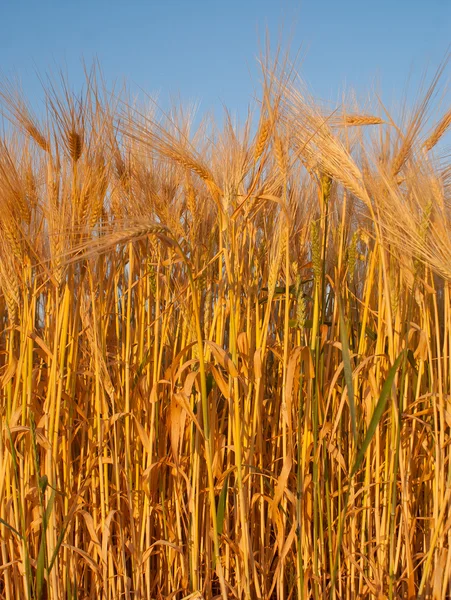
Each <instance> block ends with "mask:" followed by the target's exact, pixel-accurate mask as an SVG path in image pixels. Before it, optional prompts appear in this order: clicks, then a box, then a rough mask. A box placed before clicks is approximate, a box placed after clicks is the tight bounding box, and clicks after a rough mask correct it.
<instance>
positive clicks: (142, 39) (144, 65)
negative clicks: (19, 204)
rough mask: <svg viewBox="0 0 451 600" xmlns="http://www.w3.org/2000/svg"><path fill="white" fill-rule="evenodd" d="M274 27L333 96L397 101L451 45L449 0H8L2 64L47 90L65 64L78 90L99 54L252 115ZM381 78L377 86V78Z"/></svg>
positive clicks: (111, 69) (130, 77) (150, 80)
mask: <svg viewBox="0 0 451 600" xmlns="http://www.w3.org/2000/svg"><path fill="white" fill-rule="evenodd" d="M267 30H268V32H269V34H270V40H271V44H272V46H273V47H274V48H275V47H276V46H277V44H278V42H279V41H282V45H283V46H285V47H287V46H288V45H289V46H290V48H291V54H292V55H293V56H294V55H295V54H296V52H297V51H298V50H299V49H300V54H301V56H302V57H303V60H302V61H301V63H300V73H301V75H302V77H303V78H304V79H305V80H306V82H307V83H308V85H309V87H310V89H311V91H312V92H313V93H314V94H315V95H316V96H319V97H321V98H324V99H328V100H331V101H335V100H337V99H339V98H341V94H342V91H343V90H344V89H349V88H355V89H356V91H357V94H358V96H359V97H360V98H361V99H362V100H365V99H366V98H367V97H368V96H371V94H372V90H374V89H375V88H376V89H377V90H380V91H381V92H382V96H383V98H384V100H385V101H386V103H387V104H388V105H389V106H390V105H391V104H392V103H393V100H394V99H395V98H398V99H399V98H400V97H401V95H402V93H403V91H405V88H406V83H407V81H408V79H409V76H410V80H411V86H412V88H413V89H415V86H416V85H417V83H418V81H419V79H420V77H421V75H422V74H423V73H424V71H425V69H426V68H429V70H430V72H431V74H432V72H433V70H434V68H436V67H437V65H438V64H439V62H440V61H441V60H442V59H443V57H444V55H445V53H446V51H447V49H448V47H449V44H450V41H451V36H450V31H451V0H427V1H426V0H410V1H409V0H391V1H388V0H381V1H371V2H369V1H368V0H359V1H356V0H316V1H315V0H302V1H300V0H258V1H257V0H240V1H238V0H228V1H218V0H209V1H208V0H190V1H189V2H188V1H186V2H185V1H183V0H164V1H159V0H158V1H157V0H147V1H144V0H129V1H128V2H125V1H119V0H109V1H107V0H78V1H75V0H59V1H49V0H47V1H46V0H34V1H33V0H2V2H1V7H0V49H1V56H2V61H1V63H0V68H1V71H2V73H3V75H6V76H7V77H18V78H19V79H20V81H21V82H22V85H23V88H24V90H25V91H26V93H27V94H28V95H29V96H31V97H32V98H33V99H35V100H36V99H38V98H39V97H40V93H39V83H38V80H37V77H36V71H37V72H39V73H40V74H41V75H42V74H45V72H46V71H48V70H52V71H54V72H55V71H57V70H58V69H60V68H63V69H64V70H66V71H67V73H68V75H69V78H70V81H71V83H72V84H73V86H74V87H75V88H76V87H77V86H79V85H81V81H82V72H83V71H82V59H84V60H85V61H86V62H87V63H88V64H89V63H90V62H91V60H92V59H93V58H94V57H97V58H98V60H99V62H100V64H101V66H102V69H103V72H104V75H105V77H106V80H107V81H108V82H109V83H112V82H113V81H115V80H117V81H123V80H124V79H125V80H127V81H128V82H129V83H130V84H131V85H132V87H133V88H134V89H138V88H139V87H140V88H143V89H144V90H146V91H147V92H149V93H151V94H158V95H159V99H160V100H159V101H160V103H161V104H162V105H164V104H165V103H166V102H167V99H168V98H169V96H170V95H175V94H180V97H181V98H182V100H183V101H185V102H191V101H196V102H199V103H200V110H201V112H203V111H205V110H210V109H214V110H215V111H217V110H218V111H220V110H221V106H222V104H223V103H224V104H225V105H226V106H227V107H228V108H229V109H230V110H231V111H232V112H234V113H238V114H240V115H243V116H244V115H245V113H246V108H247V105H248V103H249V101H250V100H251V99H252V97H253V95H254V93H255V91H256V90H258V85H259V68H258V65H257V60H256V59H257V57H258V55H259V53H260V50H261V49H262V48H263V47H264V44H265V34H266V31H267ZM375 82H376V85H375Z"/></svg>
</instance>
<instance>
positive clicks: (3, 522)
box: [0, 518, 24, 540]
mask: <svg viewBox="0 0 451 600" xmlns="http://www.w3.org/2000/svg"><path fill="white" fill-rule="evenodd" d="M0 523H1V524H2V525H4V526H5V527H6V528H8V529H9V530H10V531H12V532H13V533H15V534H16V535H18V536H19V537H20V539H21V540H23V539H24V538H23V536H22V535H21V534H20V533H19V532H18V531H17V529H14V527H13V526H12V525H10V524H9V523H7V522H6V521H4V520H3V519H1V518H0Z"/></svg>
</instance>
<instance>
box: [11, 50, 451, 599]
mask: <svg viewBox="0 0 451 600" xmlns="http://www.w3.org/2000/svg"><path fill="white" fill-rule="evenodd" d="M263 65H264V66H263V68H262V86H261V94H260V97H259V98H258V99H257V100H256V101H255V105H254V107H253V111H252V113H251V114H250V116H249V118H248V120H247V121H246V122H245V123H241V124H240V125H237V124H236V123H235V122H234V119H232V117H231V116H230V115H229V114H228V113H227V112H226V113H225V115H224V118H223V120H222V121H221V123H215V122H213V121H212V119H210V118H208V117H205V118H204V119H203V120H201V121H200V124H199V125H197V126H196V127H194V125H193V121H195V120H194V115H193V113H192V112H191V111H190V110H187V109H185V108H182V107H180V106H173V107H171V109H170V110H168V111H167V112H166V113H163V112H162V111H160V110H159V109H157V108H156V107H155V106H154V105H153V104H152V103H150V104H149V106H147V107H146V108H142V107H139V106H137V105H135V104H133V105H132V103H131V102H130V101H129V100H128V96H127V95H126V94H125V93H124V94H122V95H117V94H110V93H108V92H107V91H106V88H105V86H104V84H103V82H102V79H101V77H100V75H99V73H98V71H97V70H96V69H93V70H92V71H90V72H88V73H87V76H86V84H85V86H84V91H83V92H82V93H81V94H77V95H76V94H74V93H73V92H71V90H70V87H69V85H68V84H67V83H66V82H65V81H64V80H62V81H61V82H57V83H49V84H48V85H47V86H46V87H45V111H43V112H42V114H40V115H39V117H38V116H36V115H35V114H34V113H33V111H32V108H31V104H30V102H29V101H28V99H27V98H25V97H24V96H23V95H22V94H21V93H20V92H19V91H18V89H17V88H16V87H15V86H14V85H12V84H11V83H9V82H3V83H2V84H1V85H0V97H1V110H2V113H3V115H5V117H6V118H7V119H8V122H9V125H8V126H7V127H4V129H3V133H2V137H1V140H0V203H1V204H0V252H1V262H0V289H1V294H0V322H1V328H0V384H1V386H0V388H1V392H0V393H1V402H0V417H1V431H0V598H1V599H5V600H14V599H15V598H19V597H21V598H24V599H26V600H44V599H49V600H63V599H64V600H78V599H79V600H84V599H86V600H87V599H89V600H95V599H103V600H116V599H122V598H123V599H126V600H157V599H159V600H162V599H168V600H169V599H173V600H182V599H185V600H188V599H193V600H194V599H205V600H212V599H213V598H218V599H222V600H226V599H228V598H231V599H240V600H242V599H251V600H254V599H268V600H269V599H272V598H274V599H278V600H290V599H295V598H297V599H302V600H304V599H305V600H307V599H309V598H311V599H315V600H318V599H323V598H330V599H336V600H338V599H343V600H354V599H363V598H375V599H378V600H382V599H390V600H392V599H408V600H413V599H414V598H423V599H426V598H427V599H431V600H440V599H445V598H450V597H451V551H450V541H451V517H450V515H451V461H450V456H451V446H450V429H451V389H450V388H451V303H450V294H451V194H450V192H451V170H450V163H449V154H447V152H446V148H445V150H444V149H443V144H444V140H445V139H446V132H447V128H448V127H449V125H450V124H451V111H450V110H449V108H448V109H447V107H445V108H444V109H443V103H442V105H441V106H442V108H441V109H440V108H438V107H437V106H438V104H437V98H438V97H439V96H440V90H441V89H443V86H442V84H443V83H444V79H443V73H442V71H443V70H444V68H440V69H439V70H438V72H437V75H436V76H435V77H434V78H433V79H432V82H431V85H430V87H429V88H427V89H426V90H425V91H424V92H423V94H422V96H421V98H420V99H419V100H418V101H417V102H416V103H415V104H414V105H413V107H411V109H410V110H409V111H407V110H406V111H405V112H404V113H403V114H402V115H401V116H400V117H399V118H398V119H395V118H394V117H393V116H391V114H390V113H389V112H388V111H387V110H386V109H385V108H384V106H383V105H382V103H375V105H374V106H373V107H372V109H371V111H368V110H360V109H358V108H356V107H355V105H354V104H353V103H352V102H350V103H349V105H345V104H344V103H343V104H342V105H340V106H338V107H334V109H333V110H332V109H331V108H330V107H329V108H325V105H323V104H322V103H320V102H317V101H314V100H312V99H311V98H310V96H309V94H308V92H307V91H306V89H305V88H304V87H303V85H302V84H301V83H300V82H299V80H298V78H297V77H295V76H294V75H293V72H292V70H290V69H289V68H288V67H287V66H286V64H285V63H284V64H282V65H280V64H277V63H275V64H274V66H268V64H267V63H265V62H264V63H263Z"/></svg>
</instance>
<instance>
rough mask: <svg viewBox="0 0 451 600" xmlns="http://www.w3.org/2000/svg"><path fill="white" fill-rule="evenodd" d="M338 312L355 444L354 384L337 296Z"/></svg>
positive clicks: (339, 302) (341, 310) (341, 309)
mask: <svg viewBox="0 0 451 600" xmlns="http://www.w3.org/2000/svg"><path fill="white" fill-rule="evenodd" d="M338 312H339V314H340V338H341V353H342V355H343V365H344V374H345V381H346V388H347V390H348V400H349V410H350V412H351V427H352V437H353V438H354V443H356V444H357V423H356V412H355V402H354V385H353V383H352V366H351V355H350V353H349V344H348V337H347V335H346V324H345V319H344V315H343V307H342V305H341V300H340V298H339V297H338Z"/></svg>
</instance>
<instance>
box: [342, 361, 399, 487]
mask: <svg viewBox="0 0 451 600" xmlns="http://www.w3.org/2000/svg"><path fill="white" fill-rule="evenodd" d="M404 353H405V350H403V351H402V352H401V354H400V355H399V356H398V358H397V359H396V360H395V362H394V364H393V366H392V368H391V369H390V371H389V372H388V375H387V379H386V380H385V383H384V386H383V388H382V391H381V395H380V396H379V400H378V401H377V404H376V407H375V409H374V412H373V416H372V417H371V421H370V424H369V425H368V430H367V432H366V436H365V439H364V440H363V443H362V445H361V447H360V449H359V451H358V453H357V456H356V459H355V462H354V466H353V467H352V471H351V477H353V476H354V475H355V474H356V473H357V471H358V469H359V467H360V465H361V463H362V461H363V458H364V456H365V452H366V451H367V449H368V446H369V445H370V443H371V440H372V439H373V436H374V434H375V432H376V429H377V426H378V424H379V421H380V420H381V418H382V415H383V414H384V410H385V405H386V404H387V400H388V398H389V396H390V392H391V388H392V385H393V381H394V379H395V375H396V371H397V370H398V368H399V365H400V364H401V361H402V359H403V357H404Z"/></svg>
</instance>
